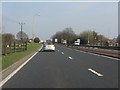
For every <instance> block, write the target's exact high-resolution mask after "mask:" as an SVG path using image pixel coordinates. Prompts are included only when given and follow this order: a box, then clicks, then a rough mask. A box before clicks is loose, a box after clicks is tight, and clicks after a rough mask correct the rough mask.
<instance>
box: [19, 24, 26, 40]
mask: <svg viewBox="0 0 120 90" xmlns="http://www.w3.org/2000/svg"><path fill="white" fill-rule="evenodd" d="M19 24H20V26H21V40H22V26H23V25H24V24H25V23H23V22H19Z"/></svg>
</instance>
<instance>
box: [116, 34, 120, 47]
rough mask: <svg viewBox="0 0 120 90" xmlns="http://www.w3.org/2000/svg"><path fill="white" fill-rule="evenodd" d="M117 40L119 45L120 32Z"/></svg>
mask: <svg viewBox="0 0 120 90" xmlns="http://www.w3.org/2000/svg"><path fill="white" fill-rule="evenodd" d="M117 42H118V45H119V46H120V34H119V35H118V37H117Z"/></svg>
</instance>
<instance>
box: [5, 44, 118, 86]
mask: <svg viewBox="0 0 120 90" xmlns="http://www.w3.org/2000/svg"><path fill="white" fill-rule="evenodd" d="M118 61H119V60H116V59H112V58H107V57H102V56H97V55H92V54H89V53H84V52H80V51H75V50H72V49H68V48H66V47H62V46H59V45H56V51H55V52H43V51H40V52H39V53H38V54H37V55H36V56H34V58H32V60H31V61H30V62H28V63H27V64H26V65H25V66H24V67H23V68H22V69H21V70H20V71H19V72H17V73H16V74H15V75H14V76H13V77H12V78H11V79H10V80H8V81H7V82H6V83H5V84H4V85H3V88H118Z"/></svg>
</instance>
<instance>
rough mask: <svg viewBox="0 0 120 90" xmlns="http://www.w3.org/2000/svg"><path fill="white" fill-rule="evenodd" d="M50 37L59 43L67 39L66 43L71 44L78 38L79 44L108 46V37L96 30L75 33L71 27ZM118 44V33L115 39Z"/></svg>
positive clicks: (119, 38) (119, 41)
mask: <svg viewBox="0 0 120 90" xmlns="http://www.w3.org/2000/svg"><path fill="white" fill-rule="evenodd" d="M52 39H53V41H54V39H58V43H61V41H62V40H67V43H68V44H73V43H74V41H75V40H77V39H80V44H81V45H91V46H95V45H96V46H97V45H99V46H108V45H109V43H110V42H108V40H109V38H107V37H105V36H104V35H101V34H98V33H97V32H96V31H92V30H86V31H83V32H82V33H80V34H75V32H74V31H73V29H72V28H71V27H67V28H65V29H64V30H63V31H58V32H56V33H55V34H54V35H53V36H52ZM116 41H117V42H118V44H119V45H120V35H118V37H117V40H116Z"/></svg>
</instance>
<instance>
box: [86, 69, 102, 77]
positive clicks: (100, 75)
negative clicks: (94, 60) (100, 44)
mask: <svg viewBox="0 0 120 90" xmlns="http://www.w3.org/2000/svg"><path fill="white" fill-rule="evenodd" d="M88 70H89V71H91V72H92V73H94V74H96V75H97V76H99V77H102V76H103V75H102V74H100V73H98V72H96V71H95V70H93V69H91V68H88Z"/></svg>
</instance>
